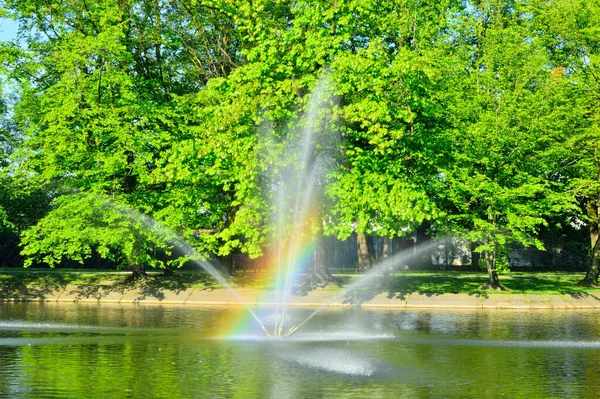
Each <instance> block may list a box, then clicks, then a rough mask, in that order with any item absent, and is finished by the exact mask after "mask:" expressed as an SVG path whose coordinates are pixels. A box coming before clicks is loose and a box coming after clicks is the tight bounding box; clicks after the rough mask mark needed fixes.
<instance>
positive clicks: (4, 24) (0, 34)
mask: <svg viewBox="0 0 600 399" xmlns="http://www.w3.org/2000/svg"><path fill="white" fill-rule="evenodd" d="M18 27H19V25H18V23H17V22H16V21H13V20H12V19H8V18H0V42H5V41H8V40H14V39H16V38H17V29H18Z"/></svg>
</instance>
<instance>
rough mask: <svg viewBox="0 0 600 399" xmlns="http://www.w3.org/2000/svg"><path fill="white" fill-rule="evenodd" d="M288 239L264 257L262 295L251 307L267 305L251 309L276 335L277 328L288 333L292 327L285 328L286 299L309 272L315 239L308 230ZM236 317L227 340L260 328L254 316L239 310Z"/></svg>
mask: <svg viewBox="0 0 600 399" xmlns="http://www.w3.org/2000/svg"><path fill="white" fill-rule="evenodd" d="M298 230H299V231H296V232H295V234H293V235H292V237H291V239H288V240H286V241H285V242H284V241H283V240H278V245H277V246H275V248H273V247H271V248H270V249H269V250H268V251H265V252H266V255H265V256H263V260H264V262H265V263H264V264H265V267H264V268H263V269H262V270H263V273H262V275H261V276H260V285H261V286H262V287H263V291H262V293H261V295H260V296H259V297H258V299H257V300H256V303H254V304H248V306H250V307H253V306H254V307H255V306H256V305H257V304H258V303H261V304H264V305H268V306H265V307H263V308H260V309H259V308H254V309H252V310H253V311H254V312H255V313H256V315H257V316H258V318H259V319H260V320H261V321H262V323H264V325H265V327H266V328H267V331H269V333H271V334H273V335H278V334H277V333H276V330H277V328H278V327H283V328H286V329H289V328H290V327H292V326H291V325H284V324H282V323H281V322H282V321H284V322H285V321H286V319H287V317H286V311H287V307H288V306H287V305H288V302H289V298H290V296H291V295H292V292H293V291H294V289H295V287H297V286H298V285H299V284H300V283H301V280H302V279H303V278H304V276H305V275H306V273H307V272H308V271H309V268H310V265H311V263H312V258H313V255H314V253H315V249H316V235H315V234H311V232H310V231H307V230H309V229H307V228H303V229H298ZM236 313H237V317H236V318H234V321H233V322H232V323H231V325H230V326H229V327H228V328H227V330H226V331H224V334H225V335H227V336H243V335H245V334H247V333H248V332H249V331H254V330H256V329H257V328H258V329H259V328H260V326H259V325H258V323H257V321H256V320H255V318H254V317H253V315H252V314H251V313H250V312H248V311H247V310H246V309H240V311H239V312H236Z"/></svg>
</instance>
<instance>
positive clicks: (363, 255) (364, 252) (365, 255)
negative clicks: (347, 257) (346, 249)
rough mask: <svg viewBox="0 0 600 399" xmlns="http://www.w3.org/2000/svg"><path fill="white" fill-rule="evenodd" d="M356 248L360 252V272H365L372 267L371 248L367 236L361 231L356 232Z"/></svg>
mask: <svg viewBox="0 0 600 399" xmlns="http://www.w3.org/2000/svg"><path fill="white" fill-rule="evenodd" d="M356 247H357V251H358V270H360V271H363V270H365V269H368V268H369V267H371V265H370V262H369V247H368V245H367V235H366V234H365V233H363V232H361V231H358V232H356Z"/></svg>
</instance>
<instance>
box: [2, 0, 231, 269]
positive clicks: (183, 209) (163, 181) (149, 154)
mask: <svg viewBox="0 0 600 399" xmlns="http://www.w3.org/2000/svg"><path fill="white" fill-rule="evenodd" d="M2 6H3V9H4V10H8V12H10V13H11V14H12V15H13V16H14V17H15V18H16V19H17V20H18V21H19V22H20V24H21V28H20V35H21V41H20V42H19V43H18V44H15V46H20V47H22V49H20V51H19V52H18V54H17V55H15V56H14V60H13V62H12V63H11V65H10V67H9V68H8V69H9V78H10V79H11V80H12V81H14V82H16V84H17V86H18V88H19V90H18V92H17V94H18V96H19V102H18V104H17V105H16V106H15V109H14V116H13V118H12V119H13V120H14V121H15V122H16V125H17V128H18V130H19V132H20V134H21V135H22V136H23V137H25V140H24V142H23V146H24V156H23V158H22V159H23V162H22V164H21V167H22V169H23V170H25V171H27V172H29V173H31V172H33V173H35V174H36V175H37V176H39V177H40V178H41V179H42V181H44V182H46V183H48V182H57V183H58V184H59V185H60V187H61V188H60V189H59V190H58V192H59V193H60V192H65V193H69V194H70V193H73V192H74V191H79V192H82V193H95V194H97V195H100V196H101V195H108V196H109V197H110V198H111V199H112V200H113V201H114V202H115V203H118V204H124V205H128V206H130V207H131V208H132V209H135V210H136V211H140V212H144V213H146V214H149V215H152V216H153V217H155V218H157V219H160V220H161V221H162V222H163V223H166V224H167V225H169V226H170V227H171V228H173V229H176V230H178V231H179V232H180V233H181V234H182V235H184V236H186V237H187V238H191V237H193V236H194V232H195V231H196V230H197V229H201V228H210V227H212V226H211V225H214V224H217V223H218V220H219V218H221V217H222V209H221V208H218V209H217V212H216V213H215V212H213V208H212V207H209V206H207V205H206V204H207V203H210V201H211V200H212V199H213V198H214V197H215V196H218V195H219V194H221V193H222V192H223V190H222V188H221V187H222V186H220V185H219V187H218V188H216V187H215V184H216V183H215V182H214V181H213V180H211V179H210V178H204V179H203V180H202V181H201V182H200V183H201V184H203V185H205V186H208V188H207V189H202V188H201V187H193V184H195V183H198V181H188V182H187V185H182V184H180V182H179V181H178V180H177V178H176V175H175V173H178V174H185V173H186V171H185V170H180V169H179V168H177V166H178V165H177V163H176V162H173V161H174V160H176V158H174V157H175V156H176V154H174V152H173V151H171V149H172V148H173V146H174V145H175V144H177V143H180V142H184V143H185V142H186V140H189V138H190V136H186V135H189V134H191V133H190V132H193V129H190V125H191V124H193V123H194V120H192V121H190V119H189V118H188V116H189V112H190V109H189V108H188V107H187V105H188V103H189V97H190V96H194V95H195V93H196V92H197V91H198V90H199V89H200V88H202V87H204V85H205V84H206V83H207V82H208V81H209V80H210V79H214V78H216V77H218V76H223V75H225V74H228V73H229V72H230V71H231V69H233V68H234V67H235V66H236V65H237V63H238V62H239V43H238V40H237V39H236V33H235V30H234V29H233V19H232V18H231V17H230V16H229V14H228V13H229V12H230V9H229V8H228V7H229V6H223V8H219V7H212V6H205V5H202V4H198V3H197V2H187V1H180V2H165V1H126V2H120V1H106V2H105V1H101V2H96V1H75V2H70V3H68V4H66V3H60V2H39V1H35V0H31V1H24V2H23V1H5V2H3V3H2ZM199 32H203V33H202V34H201V33H199ZM207 32H208V33H207ZM180 149H181V146H178V151H179V150H180ZM173 163H175V165H176V166H170V165H172V164H173ZM219 184H220V182H219ZM215 192H218V193H217V194H215ZM82 198H83V197H80V196H77V195H67V196H65V198H64V199H61V200H60V201H58V202H57V203H56V206H54V207H53V208H52V209H51V211H50V212H51V213H52V212H57V215H60V216H61V217H65V218H66V217H71V218H72V219H73V223H74V224H79V222H80V221H81V220H80V215H78V214H77V213H74V214H71V215H68V214H66V213H65V212H67V211H72V212H76V211H78V210H79V209H81V207H82V206H84V205H83V204H84V203H85V201H83V200H82ZM86 198H87V197H86ZM70 200H73V201H74V202H73V204H72V206H67V205H68V204H67V203H68V201H70ZM82 201H83V202H82ZM90 204H91V205H94V204H95V202H94V201H92V202H90ZM221 205H222V204H221ZM227 205H229V204H227ZM53 218H54V219H53ZM50 220H57V219H56V217H53V216H52V215H49V216H48V218H47V219H46V222H45V223H48V224H49V225H51V224H52V223H51V222H50ZM109 220H110V218H109ZM103 223H104V222H103ZM103 223H101V225H100V226H101V228H104V227H105V226H104V224H103ZM57 226H62V228H65V229H66V228H67V226H66V225H64V224H58V225H57ZM39 227H42V226H39ZM33 229H35V228H33ZM33 231H34V230H32V232H31V233H30V234H28V235H25V236H24V237H25V245H26V248H25V250H24V253H25V254H27V255H30V256H37V255H39V256H41V257H42V258H43V254H41V252H39V251H43V250H46V251H50V253H49V255H48V256H51V255H52V251H55V249H54V247H52V246H46V247H45V246H44V245H34V244H33V242H31V239H29V238H28V237H34V236H35V234H34V233H33ZM84 232H85V233H86V234H92V235H93V234H95V233H94V231H93V230H91V229H90V230H84ZM46 233H47V234H51V235H53V234H55V235H56V237H59V236H60V235H61V234H63V233H62V232H59V231H57V230H55V229H49V230H47V231H46ZM64 234H65V235H67V236H68V235H69V234H70V233H69V230H67V231H65V232H64ZM134 236H135V237H139V236H143V235H139V234H134ZM28 240H29V241H28ZM85 242H88V243H89V242H94V237H88V239H87V240H86V241H85ZM195 244H196V245H197V247H198V249H199V250H200V251H204V252H206V251H207V250H208V249H209V247H210V244H209V243H206V242H205V241H203V240H199V241H195ZM144 246H145V244H143V243H138V244H137V245H133V247H136V248H137V247H144ZM35 251H38V252H35ZM56 251H57V252H56V254H62V255H69V254H71V252H64V251H63V250H62V249H60V250H59V249H56ZM134 252H135V251H134ZM138 252H143V251H138ZM101 254H103V255H106V254H107V252H106V251H104V250H103V251H102V252H101ZM140 256H141V255H140ZM38 258H39V257H38ZM125 258H127V259H128V260H129V261H134V260H135V259H137V260H135V262H136V263H135V264H133V265H131V266H132V267H135V268H137V266H138V261H139V259H138V258H139V257H138V256H133V257H125ZM154 265H161V264H160V263H154Z"/></svg>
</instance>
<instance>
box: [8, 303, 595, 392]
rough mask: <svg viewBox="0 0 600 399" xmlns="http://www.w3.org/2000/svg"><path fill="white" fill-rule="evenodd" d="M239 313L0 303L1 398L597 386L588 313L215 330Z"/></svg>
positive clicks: (337, 319)
mask: <svg viewBox="0 0 600 399" xmlns="http://www.w3.org/2000/svg"><path fill="white" fill-rule="evenodd" d="M294 311H295V312H298V314H297V315H296V316H297V317H298V318H302V317H304V316H306V315H308V314H310V312H311V309H296V310H294ZM240 312H241V310H240V309H237V308H218V307H216V308H200V307H176V306H172V307H170V306H148V305H138V306H131V305H124V306H119V305H91V304H78V305H76V304H72V305H67V304H60V305H59V304H39V303H31V304H26V303H22V304H2V305H1V306H0V396H1V397H10V398H40V397H56V398H61V397H64V398H67V397H69V398H72V397H90V398H96V397H97V398H106V397H131V398H151V397H170V398H194V397H227V398H229V397H261V398H262V397H264V398H268V397H273V398H275V397H276V398H297V397H311V398H313V397H327V398H330V397H333V398H335V397H339V398H342V397H399V396H401V397H407V398H430V397H446V398H451V397H457V398H458V397H461V398H462V397H478V398H479V397H498V396H502V395H505V396H507V397H527V398H545V397H561V398H569V397H571V398H579V397H594V396H595V395H596V393H597V392H598V388H600V381H599V380H598V378H597V377H596V376H597V375H598V372H600V365H599V364H598V361H597V359H598V358H599V355H600V330H599V324H598V322H597V313H596V312H593V311H552V312H540V311H516V312H515V311H453V312H449V311H426V310H421V311H410V310H394V311H388V310H379V311H377V310H366V309H330V310H327V311H325V312H323V314H319V315H318V316H317V317H315V318H314V319H312V320H311V322H310V323H308V324H307V325H306V326H305V327H306V328H305V329H303V330H302V331H298V333H297V335H294V336H293V337H291V339H283V338H281V339H275V340H274V339H266V338H265V337H264V334H261V332H260V331H259V330H256V331H254V330H252V328H251V329H250V330H247V331H246V332H244V333H243V334H242V333H239V334H235V335H229V334H227V335H225V334H224V331H228V330H230V329H231V326H232V325H234V324H235V320H237V319H238V318H239V316H240Z"/></svg>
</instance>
